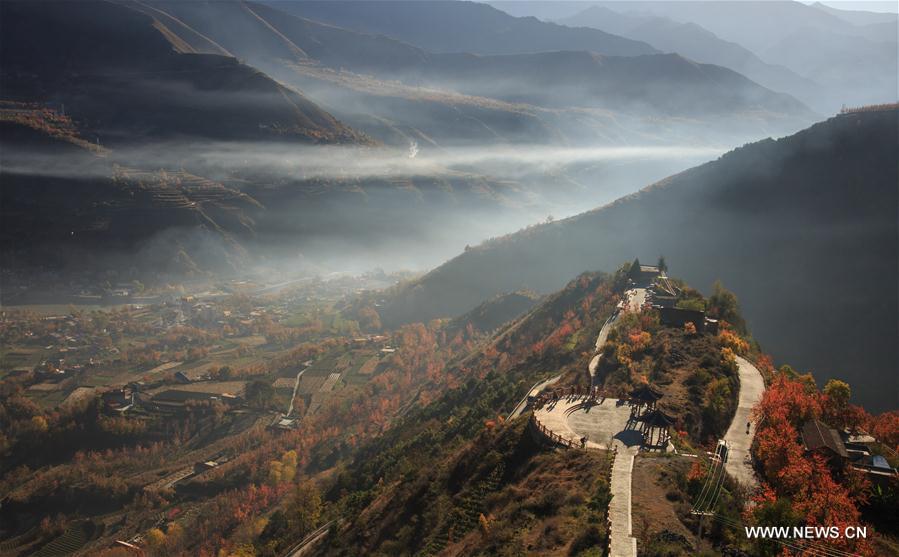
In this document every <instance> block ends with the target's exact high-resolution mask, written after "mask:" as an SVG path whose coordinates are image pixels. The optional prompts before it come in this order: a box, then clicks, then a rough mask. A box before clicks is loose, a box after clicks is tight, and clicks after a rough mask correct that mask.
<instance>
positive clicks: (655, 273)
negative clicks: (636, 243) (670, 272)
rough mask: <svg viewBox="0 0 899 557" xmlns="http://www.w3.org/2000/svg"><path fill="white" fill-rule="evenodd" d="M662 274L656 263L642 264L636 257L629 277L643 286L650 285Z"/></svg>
mask: <svg viewBox="0 0 899 557" xmlns="http://www.w3.org/2000/svg"><path fill="white" fill-rule="evenodd" d="M660 274H662V271H661V270H659V268H658V267H656V266H654V265H641V264H640V260H639V259H634V262H633V263H632V264H631V270H630V271H629V272H628V274H627V278H629V279H631V280H632V281H634V283H636V284H638V285H643V286H649V285H650V284H652V282H653V281H654V280H655V279H657V278H658V277H659V275H660Z"/></svg>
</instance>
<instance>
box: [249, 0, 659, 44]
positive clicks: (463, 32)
mask: <svg viewBox="0 0 899 557" xmlns="http://www.w3.org/2000/svg"><path fill="white" fill-rule="evenodd" d="M266 3H267V4H268V5H270V6H274V7H276V8H278V9H279V10H280V11H283V12H286V13H290V14H293V15H297V16H300V17H303V18H307V19H313V20H315V21H320V22H324V23H329V24H332V25H337V26H340V27H345V28H347V29H354V30H357V31H363V32H366V33H375V34H379V35H386V36H388V37H393V38H395V39H399V40H402V41H406V42H408V43H410V44H414V45H416V46H418V47H421V48H423V49H425V50H428V51H431V52H469V53H473V54H524V53H534V52H546V51H553V50H586V51H591V52H597V53H600V54H605V55H608V56H638V55H641V54H654V53H657V52H658V51H657V50H656V49H654V48H653V47H651V46H649V45H648V44H646V43H644V42H640V41H635V40H632V39H626V38H623V37H619V36H617V35H612V34H609V33H605V32H603V31H599V30H597V29H589V28H586V27H584V28H580V29H575V28H570V27H566V26H564V25H557V24H555V23H548V22H544V21H540V20H538V19H536V18H533V17H523V18H518V17H513V16H510V15H509V14H507V13H505V12H503V11H500V10H497V9H496V8H493V7H491V6H489V5H487V4H481V3H478V2H467V1H466V2H457V1H453V0H434V1H428V2H415V1H411V0H405V1H404V0H399V1H397V0H338V1H322V0H319V1H307V0H301V1H296V2H295V1H290V0H269V1H267V2H266Z"/></svg>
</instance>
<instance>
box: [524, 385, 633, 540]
mask: <svg viewBox="0 0 899 557" xmlns="http://www.w3.org/2000/svg"><path fill="white" fill-rule="evenodd" d="M584 401H585V397H578V396H571V397H565V398H562V399H560V400H559V401H557V402H555V403H551V404H547V405H545V406H544V407H542V408H539V409H537V410H535V411H534V419H536V420H537V422H538V423H540V424H541V425H543V426H544V427H545V428H547V429H549V430H550V431H552V432H553V433H555V434H556V435H559V436H560V437H562V438H564V439H566V440H568V441H571V442H572V443H574V444H575V445H580V440H581V438H582V437H587V442H586V445H585V448H586V449H588V450H590V449H593V450H596V449H606V450H614V451H615V452H616V456H615V462H614V463H613V465H612V478H611V485H610V486H609V488H610V491H611V493H612V502H611V503H609V521H610V523H611V526H612V529H611V532H610V541H611V543H610V546H611V549H610V555H612V556H613V557H634V556H635V555H636V554H637V540H636V538H634V537H633V536H632V535H631V534H632V524H631V475H632V472H633V469H634V457H635V456H636V454H637V452H638V451H639V450H640V446H641V444H642V442H643V436H642V435H641V434H640V432H638V431H635V430H632V429H627V425H628V420H629V418H630V415H631V407H630V406H629V405H628V404H623V403H621V402H620V401H618V400H616V399H614V398H607V399H604V400H600V401H597V403H596V404H590V405H584Z"/></svg>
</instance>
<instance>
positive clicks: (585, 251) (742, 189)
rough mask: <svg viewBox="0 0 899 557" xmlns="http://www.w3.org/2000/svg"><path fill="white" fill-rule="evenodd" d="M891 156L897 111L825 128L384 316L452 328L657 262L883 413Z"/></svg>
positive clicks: (889, 377)
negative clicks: (482, 310) (452, 323)
mask: <svg viewBox="0 0 899 557" xmlns="http://www.w3.org/2000/svg"><path fill="white" fill-rule="evenodd" d="M897 152H899V149H897V112H896V110H888V111H877V112H864V113H854V114H847V115H841V116H838V117H835V118H831V119H830V120H827V121H826V122H822V123H820V124H817V125H815V126H813V127H811V128H809V129H807V130H805V131H802V132H800V133H798V134H796V135H793V136H791V137H787V138H783V139H780V140H777V141H775V140H770V139H769V140H765V141H761V142H758V143H754V144H751V145H747V146H745V147H742V148H740V149H737V150H735V151H733V152H731V153H729V154H727V155H725V156H723V157H721V158H720V159H719V160H717V161H714V162H711V163H708V164H705V165H702V166H699V167H697V168H694V169H691V170H688V171H686V172H683V173H681V174H678V175H675V176H672V177H670V178H668V179H666V180H663V181H662V182H659V183H657V184H655V185H653V186H651V187H648V188H646V189H644V190H642V191H640V192H638V193H637V194H634V195H632V196H629V197H626V198H623V199H621V200H619V201H616V202H615V203H612V204H611V205H608V206H605V207H602V208H600V209H597V210H594V211H591V212H588V213H584V214H582V215H579V216H576V217H573V218H571V219H567V220H564V221H560V222H556V223H552V224H547V225H543V226H539V227H534V228H530V229H528V230H526V231H523V232H519V233H516V234H513V235H510V236H507V237H505V238H502V239H499V240H496V241H491V242H488V243H486V244H484V245H482V246H480V247H478V248H475V249H472V250H469V251H467V252H465V253H464V254H462V255H460V256H459V257H457V258H456V259H453V260H452V261H450V262H448V263H446V264H445V265H443V266H441V267H439V268H437V269H435V270H434V271H432V272H431V273H429V274H428V275H427V276H425V277H424V278H423V279H421V281H419V282H418V283H416V284H414V285H411V286H410V287H409V288H407V289H406V290H404V291H403V292H402V293H401V295H399V296H397V297H396V298H395V299H394V300H392V302H391V303H390V305H389V306H388V307H386V308H385V309H384V311H383V312H382V317H384V318H385V321H387V322H400V321H405V320H419V319H423V318H427V317H432V316H437V315H458V314H461V313H462V312H464V311H466V310H468V309H469V308H471V307H474V306H475V305H477V304H478V303H479V302H480V301H481V300H484V299H485V298H489V297H490V296H493V295H495V294H497V293H499V292H504V291H510V290H514V289H517V288H524V287H529V288H534V289H537V290H539V291H549V290H552V289H554V288H557V287H558V286H560V285H561V284H563V283H564V281H565V277H567V276H569V275H572V274H574V273H576V272H577V271H576V270H583V269H591V268H592V269H605V270H610V269H612V268H614V267H615V266H616V265H617V263H618V262H620V261H622V260H624V259H627V258H629V257H633V256H634V255H639V256H643V257H644V258H653V257H655V256H657V255H658V254H659V253H664V254H665V256H666V257H667V258H668V259H669V261H672V262H675V267H676V268H675V269H674V271H675V272H676V273H677V274H678V275H681V276H683V277H684V278H685V279H686V280H688V281H689V282H690V283H691V284H695V285H697V286H702V287H704V288H707V287H709V286H711V284H712V282H713V281H714V280H716V279H719V278H720V279H721V280H723V281H724V282H725V284H728V285H729V286H730V287H731V288H732V289H733V290H734V291H735V292H736V293H737V294H738V296H740V298H741V300H743V301H744V302H745V303H744V306H745V307H746V308H747V311H746V316H747V318H748V321H749V322H750V324H751V326H752V328H753V330H754V331H755V333H756V335H757V337H758V338H759V340H760V341H761V342H762V343H763V345H764V346H765V347H766V348H767V349H769V350H771V352H772V353H773V354H774V356H775V357H776V358H778V359H781V360H787V361H790V362H793V363H795V364H796V365H798V366H801V367H803V368H810V369H812V370H813V371H815V372H816V374H817V375H818V376H819V377H822V378H827V377H832V376H833V375H834V374H836V373H842V374H844V375H845V376H847V377H848V378H849V379H850V380H854V383H855V384H858V385H859V387H858V392H859V395H860V400H862V401H864V403H865V404H866V405H870V406H871V407H872V408H884V407H888V406H895V404H896V400H895V393H896V384H895V369H894V367H893V366H894V365H895V362H896V356H897V354H896V345H895V343H892V342H890V341H887V340H886V339H893V338H896V336H897V324H896V317H895V308H896V302H897V293H896V284H897V276H896V273H897V267H896V256H897V222H896V204H897V191H896V184H897V171H899V163H897ZM872 331H876V333H872ZM875 339H879V340H875ZM875 380H877V381H880V382H879V383H875V382H874V381H875ZM884 381H886V382H887V383H886V385H889V388H884V386H886V385H885V384H884V383H883V382H884ZM890 382H892V383H891V384H890Z"/></svg>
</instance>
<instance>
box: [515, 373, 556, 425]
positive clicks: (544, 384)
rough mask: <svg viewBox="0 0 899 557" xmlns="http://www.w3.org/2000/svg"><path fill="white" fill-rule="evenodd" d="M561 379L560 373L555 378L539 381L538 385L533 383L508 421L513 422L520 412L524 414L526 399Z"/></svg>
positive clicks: (526, 405) (526, 404)
mask: <svg viewBox="0 0 899 557" xmlns="http://www.w3.org/2000/svg"><path fill="white" fill-rule="evenodd" d="M561 378H562V374H561V373H560V374H559V375H556V376H555V377H550V378H549V379H547V380H546V381H540V382H538V383H535V384H534V386H533V387H531V390H530V391H528V393H527V394H526V395H524V398H522V399H521V402H519V403H518V405H517V406H515V409H514V410H512V413H511V414H509V419H510V420H514V419H515V418H517V417H518V416H520V415H521V413H522V412H524V410H525V408H527V407H528V398H529V397H532V396H537V395H538V394H540V392H541V391H543V389H545V388H546V387H548V386H550V385H552V384H553V383H555V382H556V381H558V380H559V379H561Z"/></svg>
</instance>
